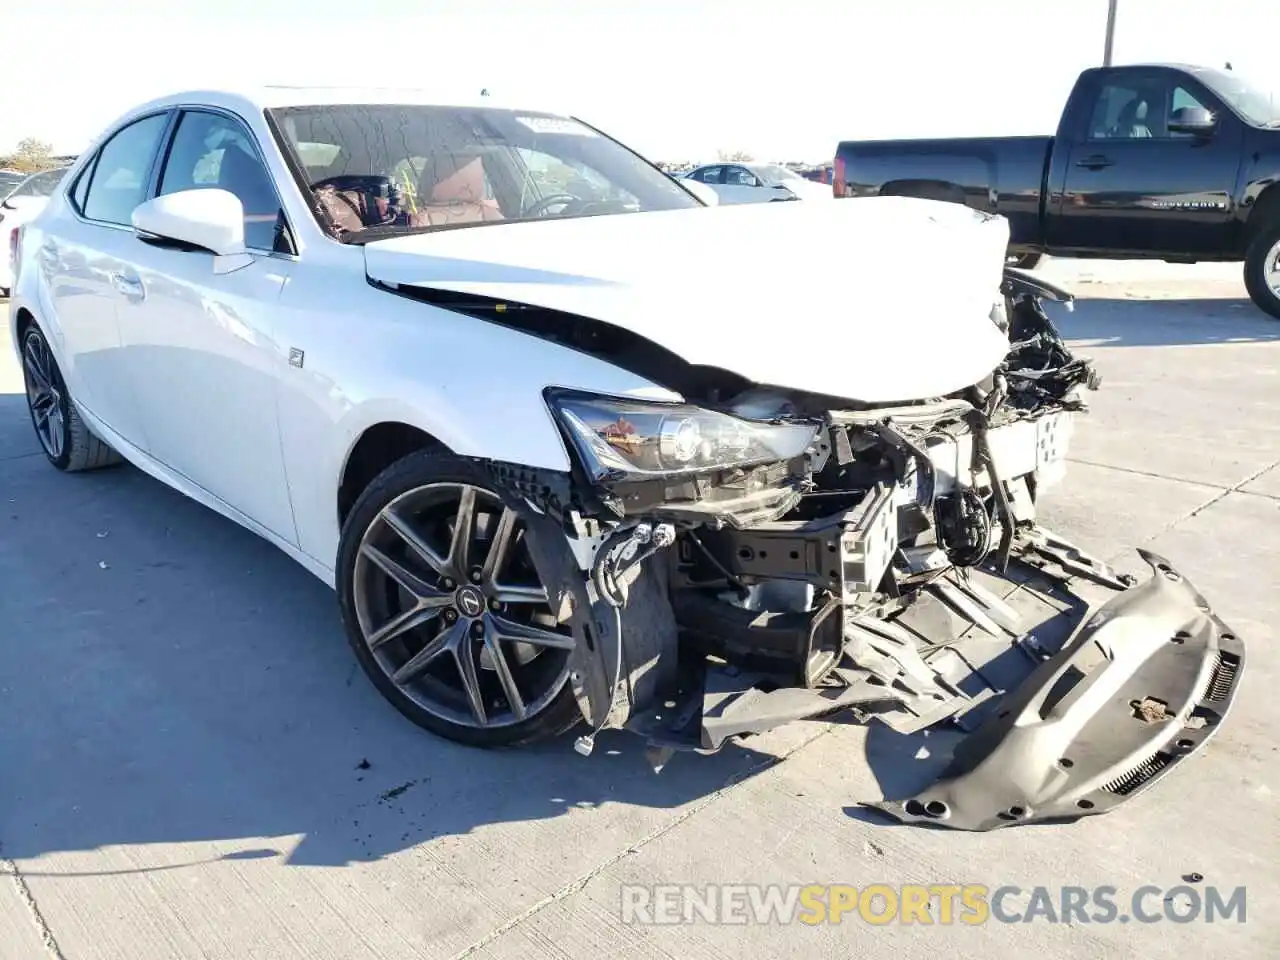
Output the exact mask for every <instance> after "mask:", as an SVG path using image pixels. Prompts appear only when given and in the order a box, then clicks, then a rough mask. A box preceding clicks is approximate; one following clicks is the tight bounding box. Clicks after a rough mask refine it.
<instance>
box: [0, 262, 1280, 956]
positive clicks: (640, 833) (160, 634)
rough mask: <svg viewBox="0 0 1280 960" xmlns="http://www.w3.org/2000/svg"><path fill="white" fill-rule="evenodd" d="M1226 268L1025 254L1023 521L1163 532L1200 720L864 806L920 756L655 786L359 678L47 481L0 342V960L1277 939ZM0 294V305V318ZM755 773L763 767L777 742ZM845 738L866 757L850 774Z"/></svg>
mask: <svg viewBox="0 0 1280 960" xmlns="http://www.w3.org/2000/svg"><path fill="white" fill-rule="evenodd" d="M1238 273H1239V268H1238V266H1235V265H1230V266H1229V267H1227V268H1224V267H1218V266H1205V267H1165V266H1164V265H1153V266H1144V265H1130V264H1098V265H1088V264H1077V263H1069V262H1053V263H1050V264H1049V265H1048V267H1047V268H1046V275H1048V276H1050V277H1053V278H1055V279H1060V280H1061V281H1062V282H1064V283H1065V284H1066V285H1068V286H1069V287H1071V288H1073V289H1074V290H1075V291H1076V292H1077V294H1078V295H1080V296H1081V297H1082V298H1083V299H1082V301H1081V302H1080V304H1079V306H1078V309H1077V310H1076V311H1075V312H1074V313H1073V314H1068V315H1062V321H1063V326H1064V329H1065V331H1066V332H1067V334H1068V335H1069V336H1070V337H1071V338H1072V339H1073V341H1074V342H1075V343H1077V344H1078V345H1080V346H1081V350H1080V352H1082V353H1084V354H1088V355H1092V356H1094V357H1095V358H1096V360H1097V361H1098V366H1099V369H1100V371H1101V374H1102V377H1103V381H1104V382H1103V388H1102V390H1101V392H1099V393H1098V394H1097V395H1096V397H1095V398H1094V404H1093V407H1094V409H1093V412H1092V414H1091V415H1090V416H1089V417H1087V418H1086V419H1085V420H1084V422H1083V424H1082V426H1081V428H1080V430H1079V432H1078V433H1077V437H1076V441H1075V447H1074V456H1073V460H1074V462H1073V463H1072V465H1071V469H1070V471H1069V473H1068V477H1067V481H1066V483H1065V485H1064V486H1063V487H1061V488H1059V489H1058V490H1056V491H1055V493H1054V495H1053V498H1052V499H1051V500H1049V501H1048V502H1047V506H1046V508H1045V510H1046V513H1047V517H1046V522H1047V525H1049V526H1050V527H1051V528H1056V529H1057V530H1059V531H1060V532H1061V533H1063V534H1065V535H1067V536H1068V537H1070V538H1072V539H1074V540H1076V541H1077V542H1079V543H1081V544H1082V545H1084V546H1086V547H1088V548H1090V549H1092V550H1093V551H1094V552H1096V553H1098V554H1100V555H1102V556H1105V557H1107V558H1109V559H1113V560H1116V561H1117V562H1118V563H1119V565H1121V566H1122V567H1124V568H1126V569H1133V570H1135V571H1137V570H1138V565H1137V564H1136V563H1135V561H1136V556H1135V555H1134V554H1133V552H1132V550H1131V547H1133V546H1145V547H1149V548H1150V549H1153V550H1155V551H1156V552H1158V553H1161V554H1163V555H1165V556H1167V557H1168V558H1169V559H1170V560H1172V561H1173V562H1174V563H1176V564H1177V565H1179V567H1180V568H1181V569H1182V570H1183V571H1184V572H1186V573H1187V574H1188V575H1189V576H1190V577H1191V578H1192V580H1193V581H1194V582H1195V583H1196V585H1197V586H1198V587H1199V588H1200V590H1201V591H1202V592H1204V593H1205V594H1206V595H1207V596H1208V597H1209V599H1210V600H1211V602H1212V603H1213V604H1214V605H1215V607H1216V610H1217V612H1218V613H1219V614H1220V615H1221V616H1222V617H1223V619H1225V620H1226V621H1227V622H1228V623H1229V624H1231V625H1232V626H1233V627H1234V628H1235V629H1236V630H1237V632H1238V633H1239V634H1240V635H1241V636H1242V637H1244V639H1245V642H1246V644H1247V645H1248V656H1249V660H1248V664H1247V671H1246V672H1247V676H1246V678H1245V680H1244V682H1243V688H1242V690H1241V693H1240V697H1239V699H1238V702H1237V706H1236V709H1235V712H1234V713H1233V715H1232V716H1231V718H1230V720H1229V722H1228V723H1227V725H1226V727H1225V728H1224V729H1223V731H1222V733H1221V734H1220V735H1219V736H1218V737H1217V738H1216V739H1215V740H1214V741H1213V742H1212V743H1211V744H1210V745H1209V746H1208V747H1206V749H1205V750H1204V751H1203V752H1202V753H1201V754H1199V755H1198V756H1197V757H1195V758H1194V759H1192V760H1191V761H1189V762H1188V764H1187V765H1186V766H1184V767H1183V768H1182V769H1180V770H1178V771H1176V772H1175V773H1174V774H1173V775H1172V776H1171V777H1169V778H1168V779H1166V780H1164V781H1163V782H1162V783H1160V784H1159V785H1157V786H1156V787H1154V788H1153V789H1152V791H1151V792H1150V793H1147V794H1145V795H1144V796H1142V797H1140V798H1137V799H1135V800H1134V801H1133V802H1132V803H1130V804H1127V805H1125V806H1124V807H1123V808H1121V809H1120V810H1119V811H1117V812H1116V813H1114V814H1112V815H1109V816H1106V817H1098V818H1093V819H1087V820H1084V821H1081V822H1079V823H1077V824H1074V825H1066V826H1033V827H1025V828H1014V829H1009V830H1001V831H997V832H994V833H990V834H966V833H955V832H945V831H931V830H924V829H920V828H910V827H902V826H896V825H886V824H884V823H882V822H881V821H878V820H874V819H872V818H870V817H869V816H866V815H864V814H863V813H862V812H860V811H859V810H858V808H857V806H856V804H857V803H858V802H859V801H863V800H872V799H877V798H879V797H880V796H882V795H884V794H885V793H890V794H895V795H904V794H906V793H909V792H911V790H912V789H913V787H917V786H920V785H922V784H923V783H925V782H926V781H927V780H928V779H930V777H931V776H932V775H933V774H934V773H936V770H937V769H938V765H939V763H940V761H941V760H942V759H944V757H942V756H941V755H940V752H939V751H937V750H934V751H931V750H930V746H931V744H930V742H929V740H928V739H927V738H919V739H916V740H912V741H911V742H910V743H909V744H904V743H902V742H900V738H897V737H896V736H895V735H893V734H890V733H889V732H888V731H887V730H885V729H883V728H879V729H873V730H871V731H868V730H867V729H864V728H859V727H855V726H850V725H842V724H826V723H821V724H818V723H807V724H805V723H801V724H794V725H792V726H790V727H788V728H785V729H784V730H782V731H780V732H778V733H775V734H770V735H767V736H764V737H760V738H756V739H754V740H752V741H750V742H749V743H748V744H746V745H743V746H740V747H738V746H735V747H729V748H726V749H725V750H724V751H722V752H721V753H720V754H718V755H716V756H713V757H695V756H683V757H676V758H675V760H673V761H672V762H671V763H670V764H669V766H668V767H667V768H666V769H665V770H664V771H663V772H662V774H661V775H659V776H654V775H653V774H652V773H651V772H650V771H649V769H648V768H647V766H646V764H645V762H644V758H643V755H642V752H641V749H640V746H641V745H640V742H639V741H638V740H636V739H633V738H630V737H628V736H624V735H618V736H613V737H609V738H607V739H603V740H602V743H601V744H599V745H597V749H596V752H595V754H594V755H593V756H592V757H591V758H590V759H583V758H582V757H580V756H578V755H577V754H575V753H574V752H573V750H572V748H571V745H570V743H569V742H568V741H562V742H559V743H557V744H553V745H550V746H546V747H539V748H536V749H533V750H526V751H522V752H518V753H482V752H476V751H471V750H466V749H464V748H461V747H458V746H455V745H452V744H450V743H446V742H443V741H441V740H437V739H434V738H432V737H430V736H428V735H426V734H424V733H422V732H421V731H419V730H417V729H416V728H414V727H412V726H410V725H409V724H408V723H407V722H406V721H404V720H403V719H401V718H400V716H399V715H398V714H396V713H395V712H394V711H393V710H392V709H391V708H390V707H389V706H388V705H387V704H386V703H385V702H384V701H383V700H382V699H381V698H380V697H379V696H378V695H377V694H376V693H375V692H374V691H373V690H372V689H371V688H370V686H369V684H368V683H367V682H366V681H365V679H364V677H363V676H361V675H359V674H358V672H357V668H356V665H355V663H354V662H353V660H352V658H351V657H350V655H349V652H348V649H347V645H346V642H345V640H344V638H343V636H342V632H341V628H340V626H339V623H338V618H337V611H336V604H335V601H334V598H333V596H332V595H331V594H330V592H329V591H327V590H326V589H325V588H324V587H323V586H322V585H321V584H320V583H319V582H318V581H316V580H314V579H313V578H312V577H311V576H310V575H309V574H307V573H306V572H304V571H303V570H302V569H301V568H300V567H298V566H296V565H295V564H294V563H292V562H291V561H290V560H288V559H287V558H286V557H285V556H284V555H283V554H280V553H278V552H277V551H275V550H274V549H273V548H272V547H270V546H268V545H267V544H266V543H264V542H262V541H260V540H258V539H256V538H255V537H254V536H252V535H251V534H249V533H247V532H245V531H243V530H240V529H239V528H237V527H235V526H234V525H232V524H231V523H230V522H228V521H225V520H223V519H221V518H219V517H217V516H215V515H214V514H212V513H211V512H209V511H207V510H205V509H204V508H202V507H200V506H198V505H196V504H194V503H192V502H189V501H187V500H184V499H183V498H182V497H180V496H179V495H178V494H176V493H174V492H172V491H170V490H169V489H167V488H165V487H162V486H161V485H160V484H158V483H156V482H155V481H153V480H151V479H149V478H148V477H146V476H144V475H143V474H142V473H140V472H139V471H137V470H135V469H132V468H120V469H114V470H109V471H102V472H98V473H90V474H84V475H75V476H63V475H59V474H57V473H55V472H54V471H53V470H52V469H51V468H50V467H49V466H48V465H47V464H46V463H45V461H44V458H43V457H42V456H41V455H40V454H39V452H38V446H37V443H36V440H35V437H34V435H33V433H32V430H31V426H30V423H29V421H28V419H27V412H26V407H25V401H24V398H23V396H22V383H21V376H20V373H19V369H18V366H17V363H16V362H15V360H14V359H13V357H12V356H11V355H10V353H11V351H10V349H9V344H8V343H7V342H6V343H5V345H4V348H3V350H2V351H0V709H2V710H3V723H2V724H0V845H2V846H0V864H2V866H0V869H2V870H3V871H4V872H6V873H8V874H9V876H8V877H7V878H0V958H4V960H8V958H14V960H30V958H38V957H43V956H51V957H65V958H69V960H76V958H89V957H92V958H101V960H114V958H122V960H123V958H129V960H152V958H154V960H160V958H168V957H174V956H182V957H211V958H224V957H225V958H248V957H262V958H272V960H284V958H294V957H298V958H302V957H308V958H329V957H332V958H355V957H361V958H363V957H385V958H397V960H401V958H407V957H414V956H423V957H462V956H471V957H477V958H499V957H502V958H505V957H517V956H518V957H523V958H538V957H571V958H582V960H588V958H590V960H596V958H600V957H605V956H607V957H626V958H641V957H651V956H657V957H675V958H681V960H695V958H702V957H760V958H765V957H768V958H782V957H797V958H799V957H818V956H823V957H827V956H830V957H836V956H844V957H851V956H870V955H875V956H887V955H897V956H901V957H904V958H915V957H921V958H923V957H934V956H937V955H939V954H940V951H945V952H946V954H948V955H952V956H961V957H969V956H973V957H977V956H983V957H992V956H996V957H1004V956H1008V957H1026V956H1034V955H1035V953H1036V952H1039V953H1040V954H1041V955H1044V956H1052V957H1081V958H1090V960H1092V958H1097V957H1102V956H1115V957H1133V956H1167V955H1172V954H1173V953H1174V952H1175V951H1176V952H1187V951H1192V950H1202V951H1206V952H1207V951H1212V953H1213V955H1218V956H1257V957H1264V956H1276V955H1277V954H1278V953H1280V923H1278V922H1277V921H1276V920H1275V918H1274V915H1272V914H1271V913H1270V908H1271V905H1272V904H1274V903H1276V902H1277V896H1278V895H1280V883H1278V882H1277V877H1278V875H1280V867H1278V866H1277V864H1280V831H1277V829H1276V824H1277V806H1276V804H1277V793H1278V792H1280V753H1278V748H1277V734H1278V733H1280V698H1278V697H1277V695H1276V692H1275V684H1276V682H1277V679H1280V678H1278V676H1277V666H1278V664H1280V656H1278V655H1277V653H1276V650H1275V644H1276V641H1277V639H1278V637H1277V631H1276V629H1275V626H1274V624H1276V623H1277V622H1280V594H1278V593H1277V589H1276V583H1277V580H1278V579H1280V466H1278V464H1280V323H1277V322H1274V321H1270V320H1268V319H1266V318H1265V317H1264V315H1263V314H1262V313H1261V312H1260V311H1258V310H1257V308H1255V307H1254V306H1253V305H1252V304H1251V303H1250V302H1249V301H1248V300H1247V299H1246V298H1245V293H1244V290H1243V285H1242V284H1241V283H1240V281H1239V279H1238ZM5 309H7V308H5ZM779 761H781V762H779ZM868 761H870V762H868ZM1191 874H1200V875H1202V877H1203V881H1202V882H1203V883H1204V884H1205V885H1216V886H1218V887H1222V888H1227V889H1230V888H1234V887H1238V886H1245V887H1247V891H1248V907H1249V911H1248V918H1247V922H1245V923H1243V924H1239V923H1236V922H1234V921H1232V922H1227V923H1221V922H1219V923H1216V924H1206V923H1204V922H1203V921H1199V922H1193V923H1185V924H1179V923H1173V922H1161V923H1154V924H1141V923H1127V924H1126V923H1119V922H1117V923H1111V924H1090V925H1081V924H1075V925H1064V924H1058V925H1055V924H1050V923H1046V922H1037V923H1028V924H1020V925H1006V924H1002V923H997V922H995V921H994V920H993V921H990V922H988V923H986V924H984V925H981V926H973V927H971V926H966V925H946V924H934V925H921V924H910V925H906V924H889V925H884V926H874V925H869V924H867V923H865V922H863V921H862V920H860V919H858V918H856V917H850V918H846V919H845V921H844V922H843V923H841V924H839V925H834V924H820V925H816V926H812V927H808V926H804V925H799V924H796V925H789V926H779V925H763V926H752V927H749V928H747V927H742V926H732V925H722V926H714V925H708V924H695V925H677V926H636V925H628V924H625V923H623V921H622V919H621V918H620V915H619V890H620V887H621V886H622V885H623V884H653V883H688V884H703V883H796V884H805V883H849V884H854V885H857V886H865V885H867V884H871V883H885V884H889V885H891V886H899V885H901V884H906V883H924V884H930V883H966V882H976V883H984V884H988V885H990V886H992V887H995V886H999V885H1003V884H1016V885H1019V886H1021V887H1023V888H1025V889H1028V890H1029V889H1030V888H1032V887H1034V886H1037V885H1043V886H1049V887H1052V888H1055V889H1056V888H1057V887H1059V886H1061V885H1064V884H1075V885H1080V886H1084V887H1094V886H1097V885H1112V886H1115V887H1117V888H1119V890H1120V891H1122V892H1125V891H1131V890H1133V889H1134V888H1137V887H1139V886H1141V885H1143V884H1154V885H1157V886H1160V887H1162V888H1168V887H1173V886H1176V885H1178V884H1180V883H1182V882H1183V879H1182V878H1184V877H1186V876H1190V875H1191Z"/></svg>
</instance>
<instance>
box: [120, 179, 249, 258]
mask: <svg viewBox="0 0 1280 960" xmlns="http://www.w3.org/2000/svg"><path fill="white" fill-rule="evenodd" d="M132 220H133V228H134V230H136V231H137V232H138V233H139V234H142V235H145V236H150V237H157V238H159V239H161V240H172V241H176V242H177V243H181V244H186V245H188V246H192V247H197V248H199V249H201V250H208V251H209V252H210V253H213V254H215V255H216V256H219V257H235V256H243V255H245V246H244V206H243V205H242V204H241V203H240V198H239V197H237V196H236V195H235V194H234V193H230V192H229V191H227V190H219V189H216V188H211V189H207V190H179V191H178V192H177V193H168V194H165V195H164V196H162V197H154V198H152V199H151V200H148V201H146V202H145V203H141V204H139V205H138V206H137V207H135V208H134V211H133V217H132Z"/></svg>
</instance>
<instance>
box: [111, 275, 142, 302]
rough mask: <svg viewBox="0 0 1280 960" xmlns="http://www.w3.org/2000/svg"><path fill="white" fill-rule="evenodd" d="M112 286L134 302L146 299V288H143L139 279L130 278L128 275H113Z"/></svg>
mask: <svg viewBox="0 0 1280 960" xmlns="http://www.w3.org/2000/svg"><path fill="white" fill-rule="evenodd" d="M111 285H112V286H113V287H115V288H116V290H118V291H119V292H120V293H121V294H122V295H123V296H125V297H128V298H130V299H132V300H145V299H146V296H147V291H146V288H145V287H143V285H142V281H141V280H139V279H138V278H137V277H133V276H130V275H129V274H127V273H113V274H112V275H111Z"/></svg>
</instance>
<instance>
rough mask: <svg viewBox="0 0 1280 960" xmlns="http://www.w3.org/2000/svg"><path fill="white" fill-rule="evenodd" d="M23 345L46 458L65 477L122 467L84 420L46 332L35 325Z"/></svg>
mask: <svg viewBox="0 0 1280 960" xmlns="http://www.w3.org/2000/svg"><path fill="white" fill-rule="evenodd" d="M21 342H22V379H23V385H24V386H25V387H26V392H27V412H28V413H29V414H30V416H31V426H32V427H33V428H34V429H35V432H36V439H37V440H38V441H39V442H40V449H41V450H42V451H43V452H44V455H45V458H46V459H47V460H48V461H49V462H50V463H51V464H53V466H54V467H56V468H57V469H58V470H62V471H63V472H65V473H79V472H80V471H82V470H97V469H99V468H100V467H110V466H114V465H115V464H118V463H120V462H121V457H120V455H119V454H118V453H116V452H115V450H113V449H111V447H110V446H108V445H107V444H106V443H104V442H103V441H102V440H100V439H98V437H96V436H95V435H94V433H93V431H92V430H90V429H89V427H88V425H87V424H86V423H85V422H84V420H83V419H82V418H81V416H80V411H79V410H78V409H77V408H76V404H75V400H74V399H73V398H72V396H71V391H70V390H68V389H67V383H66V381H65V380H64V379H63V378H62V370H61V369H60V368H59V367H58V361H57V359H56V358H55V357H54V355H53V350H52V349H50V347H49V342H48V341H47V340H46V339H45V336H44V332H43V331H42V330H41V329H40V328H39V327H38V326H37V325H36V324H34V323H31V324H29V325H27V327H26V328H25V329H24V330H23V332H22V339H21Z"/></svg>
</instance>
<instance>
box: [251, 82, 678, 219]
mask: <svg viewBox="0 0 1280 960" xmlns="http://www.w3.org/2000/svg"><path fill="white" fill-rule="evenodd" d="M272 113H273V115H274V119H275V121H276V124H277V127H278V129H280V130H281V131H282V132H283V135H284V138H285V140H286V141H287V142H288V146H289V147H291V148H292V150H293V152H294V153H295V154H296V156H297V159H298V162H299V166H300V167H301V168H302V170H303V171H304V172H305V173H304V177H305V183H304V184H303V186H304V187H305V188H306V189H308V190H309V191H310V192H311V194H312V196H313V197H314V198H315V208H316V211H317V215H318V217H319V219H320V221H321V225H322V226H323V227H324V228H325V229H326V230H328V231H329V232H330V233H331V234H332V235H333V236H335V237H338V238H340V239H343V240H346V241H356V242H362V241H364V240H370V239H378V238H381V237H386V236H393V235H396V234H399V233H420V232H423V231H426V230H433V229H440V228H448V227H462V226H475V225H479V224H484V223H494V222H499V221H510V220H535V219H542V218H568V217H586V216H598V215H601V214H616V213H639V212H646V211H653V210H675V209H680V208H685V207H696V206H698V205H699V203H698V201H697V200H695V199H694V198H693V196H691V195H690V194H689V193H688V192H687V191H686V190H684V189H683V188H682V187H680V186H679V185H678V184H676V183H675V181H673V180H672V179H671V178H669V177H667V176H666V175H664V174H663V173H662V172H660V171H659V170H657V169H655V168H654V167H652V166H651V165H650V164H648V163H647V162H646V161H644V160H642V159H641V158H640V157H639V156H637V155H636V154H634V153H632V152H631V151H630V150H628V149H627V148H626V147H623V146H622V145H621V144H619V143H617V142H616V141H614V140H611V139H609V138H608V137H606V136H604V135H603V134H601V133H599V132H598V131H596V130H594V129H593V128H591V127H589V126H587V125H586V124H583V123H580V122H579V121H577V120H573V119H570V118H567V117H561V116H555V115H552V114H546V113H529V112H517V111H511V110H498V109H489V108H460V107H437V106H399V105H359V106H354V105H353V106H331V105H326V106H324V107H317V108H311V107H289V108H284V109H279V110H275V111H272Z"/></svg>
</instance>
